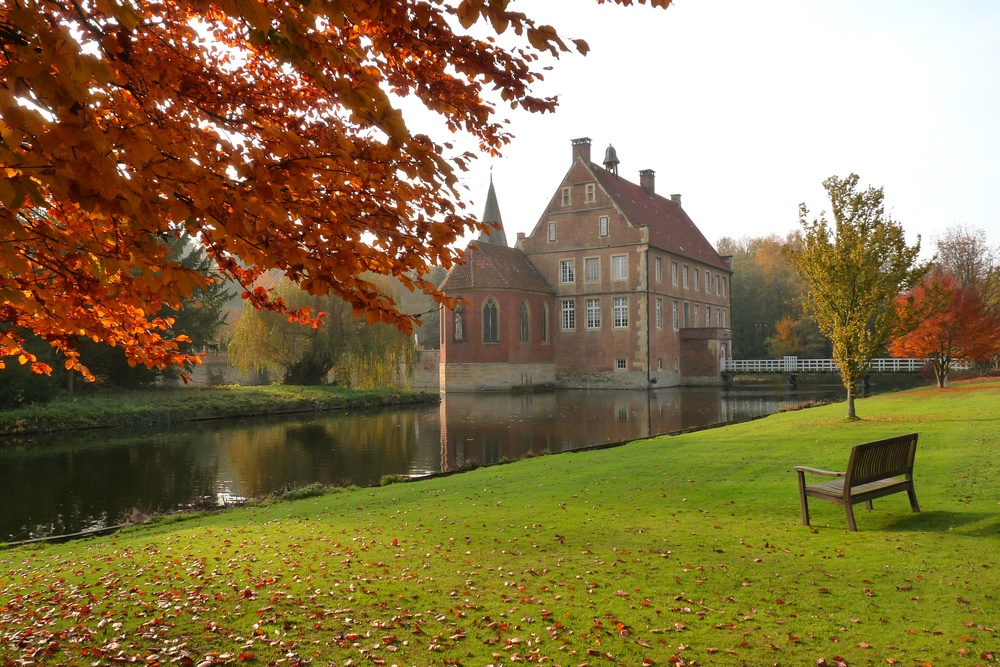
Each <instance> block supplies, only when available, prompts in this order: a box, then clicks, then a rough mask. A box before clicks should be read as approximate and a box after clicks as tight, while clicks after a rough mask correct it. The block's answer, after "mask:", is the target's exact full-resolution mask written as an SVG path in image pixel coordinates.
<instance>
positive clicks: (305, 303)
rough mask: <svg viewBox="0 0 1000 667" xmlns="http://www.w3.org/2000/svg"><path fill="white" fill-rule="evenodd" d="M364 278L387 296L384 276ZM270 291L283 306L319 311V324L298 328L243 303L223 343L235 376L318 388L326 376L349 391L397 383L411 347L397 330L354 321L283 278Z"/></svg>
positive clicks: (342, 307) (338, 305)
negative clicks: (321, 314)
mask: <svg viewBox="0 0 1000 667" xmlns="http://www.w3.org/2000/svg"><path fill="white" fill-rule="evenodd" d="M366 279H370V280H372V281H373V282H375V283H376V284H380V285H381V288H382V289H383V290H384V291H385V292H386V293H387V294H390V295H391V294H392V291H391V288H390V287H389V286H388V285H387V284H385V283H387V282H388V281H387V279H385V278H384V277H376V276H367V277H366ZM273 292H274V294H275V295H277V296H278V297H280V298H281V299H282V300H283V301H284V302H285V303H286V304H288V306H289V307H293V308H303V307H308V308H310V309H312V310H313V311H322V312H325V313H326V317H325V318H324V323H323V325H322V326H319V325H317V326H314V327H309V326H301V325H299V324H297V323H292V322H288V319H287V318H286V317H284V316H283V315H281V314H280V313H275V312H272V311H268V310H258V309H257V308H254V306H253V305H252V304H250V303H247V304H245V305H244V308H243V314H242V315H241V316H240V319H239V321H238V322H237V323H236V328H235V330H234V332H233V336H232V339H231V340H230V342H229V361H230V364H231V365H232V366H233V367H234V368H236V369H237V370H238V371H240V372H241V373H243V374H244V375H247V376H250V377H258V378H271V377H275V378H280V380H281V382H283V383H284V384H295V385H316V384H323V383H325V382H326V380H327V377H328V376H329V375H330V374H333V375H335V376H336V377H338V378H340V379H342V380H345V381H347V382H349V383H350V384H352V385H354V386H362V387H371V386H387V385H393V384H400V382H401V380H402V378H401V377H400V369H401V368H405V367H406V366H407V365H408V364H411V363H412V361H413V358H414V345H413V341H412V339H411V337H410V336H409V335H407V334H406V333H404V332H403V331H402V330H400V329H399V328H398V327H395V326H393V325H391V324H387V323H374V324H369V323H368V322H367V321H366V320H365V319H357V318H355V317H354V315H353V312H352V308H351V306H350V304H348V303H347V302H346V301H344V300H343V299H341V298H339V297H337V296H334V295H326V296H315V295H312V294H309V293H307V292H305V291H304V290H302V289H300V288H299V286H298V285H296V284H295V283H293V282H291V281H290V280H288V279H287V278H282V279H280V280H278V281H277V284H276V285H275V286H274V288H273Z"/></svg>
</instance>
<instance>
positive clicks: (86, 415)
mask: <svg viewBox="0 0 1000 667" xmlns="http://www.w3.org/2000/svg"><path fill="white" fill-rule="evenodd" d="M439 401H440V396H439V395H438V394H432V393H427V392H421V391H414V390H409V389H384V388H383V389H346V388H344V387H332V386H331V387H294V386H286V385H266V386H259V387H247V386H235V385H234V386H221V387H182V388H171V389H147V390H134V391H120V392H119V391H116V392H109V393H106V394H86V395H82V396H73V397H60V398H57V399H55V400H53V401H51V402H49V403H46V404H44V405H28V406H23V407H20V408H15V409H13V410H4V411H0V446H3V444H4V441H5V439H8V438H11V437H17V436H22V435H35V434H41V433H55V432H60V431H75V430H89V429H99V428H149V427H156V426H166V425H170V424H177V423H182V422H195V421H208V420H215V419H230V418H241V417H266V416H273V415H291V414H307V413H317V412H331V411H336V410H350V409H368V408H380V407H386V406H393V405H408V404H415V405H416V404H432V403H437V402H439Z"/></svg>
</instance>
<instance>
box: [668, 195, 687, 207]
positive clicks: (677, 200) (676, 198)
mask: <svg viewBox="0 0 1000 667" xmlns="http://www.w3.org/2000/svg"><path fill="white" fill-rule="evenodd" d="M670 201H672V202H673V203H675V204H677V208H684V207H683V206H681V196H680V195H670Z"/></svg>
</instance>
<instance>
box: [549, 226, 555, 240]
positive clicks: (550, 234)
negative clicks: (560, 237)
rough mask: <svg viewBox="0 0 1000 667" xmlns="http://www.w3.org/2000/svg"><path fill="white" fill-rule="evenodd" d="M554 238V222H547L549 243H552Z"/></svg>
mask: <svg viewBox="0 0 1000 667" xmlns="http://www.w3.org/2000/svg"><path fill="white" fill-rule="evenodd" d="M555 240H556V223H554V222H550V223H549V243H554V242H555Z"/></svg>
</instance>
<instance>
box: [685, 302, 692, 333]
mask: <svg viewBox="0 0 1000 667" xmlns="http://www.w3.org/2000/svg"><path fill="white" fill-rule="evenodd" d="M690 311H691V304H690V303H688V302H687V301H685V302H684V328H685V329H687V328H688V327H689V326H691V324H690V322H691V317H690Z"/></svg>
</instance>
